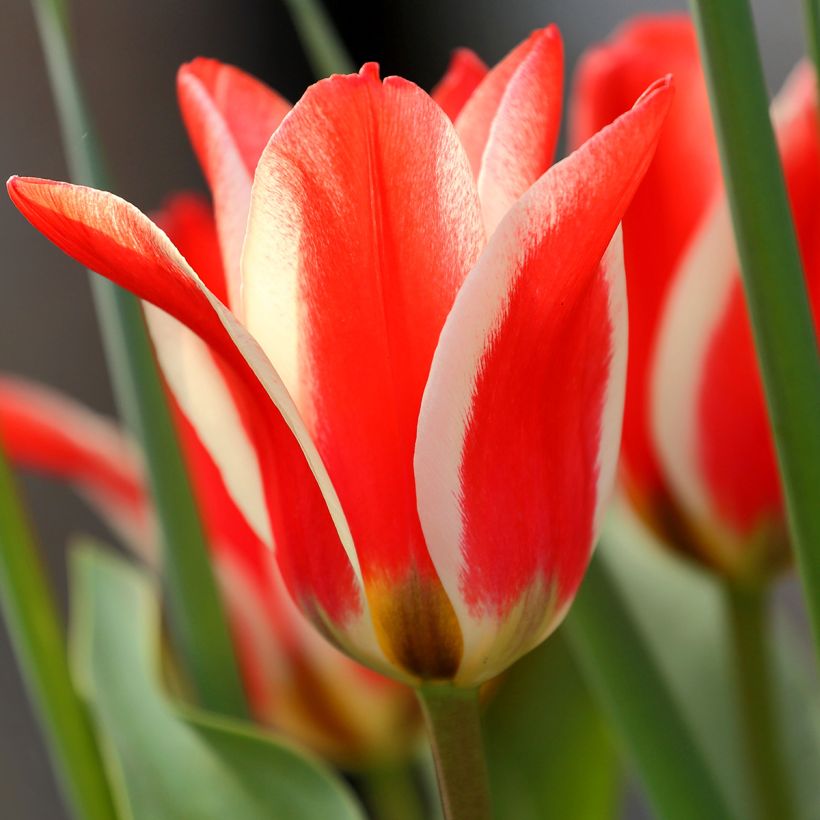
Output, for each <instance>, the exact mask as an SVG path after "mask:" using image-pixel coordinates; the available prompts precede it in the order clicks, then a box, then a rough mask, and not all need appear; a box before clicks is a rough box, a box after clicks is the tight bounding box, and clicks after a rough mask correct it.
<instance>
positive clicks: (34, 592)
mask: <svg viewBox="0 0 820 820" xmlns="http://www.w3.org/2000/svg"><path fill="white" fill-rule="evenodd" d="M0 605H2V610H3V616H4V618H5V620H6V625H7V627H8V631H9V635H10V637H11V640H12V644H13V646H14V651H15V654H16V657H17V662H18V664H19V665H20V669H21V670H22V673H23V678H24V680H25V682H26V686H27V689H28V692H29V696H30V697H31V700H32V702H33V703H34V706H35V708H36V711H37V714H38V716H39V719H40V723H41V726H42V728H43V731H44V733H45V736H46V741H47V745H48V748H49V751H50V754H51V760H52V764H53V766H54V768H55V771H56V772H57V776H58V779H59V781H60V783H61V786H62V789H63V793H64V794H65V796H66V799H67V802H68V803H69V805H70V806H71V809H72V811H73V814H74V816H75V817H77V818H78V820H114V818H115V817H116V813H115V811H114V805H113V802H112V799H111V792H110V790H109V787H108V782H107V780H106V777H105V770H104V767H103V762H102V759H101V757H100V753H99V749H98V748H97V744H96V741H95V738H94V734H93V732H92V730H91V725H90V722H89V719H88V715H87V714H86V712H85V709H84V708H83V705H82V703H81V702H80V700H79V698H78V697H77V694H76V692H75V691H74V688H73V686H72V684H71V678H70V675H69V670H68V659H67V656H66V649H65V640H64V637H63V630H62V626H61V624H60V621H59V618H58V616H57V610H56V607H55V604H54V598H53V595H52V592H51V589H50V587H49V584H48V580H47V578H46V574H45V571H44V569H43V566H42V563H41V560H40V556H39V554H38V552H37V548H36V546H35V543H34V538H33V536H32V534H31V531H30V529H29V527H28V522H27V521H26V518H25V514H24V512H23V509H22V506H21V504H20V500H19V496H18V494H17V488H16V486H15V484H14V479H13V477H12V475H11V471H10V469H9V466H8V463H7V462H6V459H5V455H4V454H3V453H2V451H0Z"/></svg>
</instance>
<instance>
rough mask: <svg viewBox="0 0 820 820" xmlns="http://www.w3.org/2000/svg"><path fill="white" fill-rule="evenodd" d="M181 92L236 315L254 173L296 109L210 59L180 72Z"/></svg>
mask: <svg viewBox="0 0 820 820" xmlns="http://www.w3.org/2000/svg"><path fill="white" fill-rule="evenodd" d="M177 92H178V95H179V104H180V108H181V110H182V116H183V119H184V120H185V125H186V127H187V128H188V133H189V134H190V137H191V142H192V143H193V146H194V150H195V151H196V153H197V156H198V157H199V162H200V164H201V165H202V169H203V171H204V172H205V177H206V179H207V180H208V185H209V186H210V188H211V192H212V193H213V197H214V206H215V208H216V221H217V226H218V229H219V238H220V245H221V248H222V259H223V264H224V267H225V271H226V273H227V301H226V302H225V304H227V305H228V306H229V307H230V308H231V309H232V310H234V311H235V312H236V311H238V310H239V306H240V283H241V280H240V274H239V260H240V257H241V254H242V240H243V238H244V236H245V225H246V223H247V220H248V206H249V204H250V192H251V183H252V182H253V173H254V170H255V169H256V163H257V162H258V161H259V157H260V155H261V154H262V149H263V148H264V147H265V145H266V143H267V141H268V140H269V139H270V136H271V134H272V133H273V132H274V131H275V130H276V128H277V127H278V125H279V123H280V122H281V121H282V118H283V117H284V116H285V114H287V113H288V111H289V110H290V104H289V103H288V102H286V101H285V100H283V99H282V98H281V97H280V96H279V95H278V94H277V93H276V92H274V91H272V90H271V89H270V88H268V87H267V86H266V85H264V83H261V82H259V80H256V79H254V78H253V77H251V76H250V75H248V74H245V72H243V71H240V70H239V69H237V68H234V67H233V66H229V65H225V64H223V63H219V62H217V61H216V60H207V59H204V58H199V59H197V60H194V61H193V62H191V63H187V64H186V65H183V66H182V67H181V68H180V70H179V74H178V76H177ZM217 295H219V294H217ZM220 298H221V297H220Z"/></svg>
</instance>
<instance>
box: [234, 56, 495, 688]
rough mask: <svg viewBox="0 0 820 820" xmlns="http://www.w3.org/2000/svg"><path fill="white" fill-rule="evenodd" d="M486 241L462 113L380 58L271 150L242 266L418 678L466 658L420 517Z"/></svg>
mask: <svg viewBox="0 0 820 820" xmlns="http://www.w3.org/2000/svg"><path fill="white" fill-rule="evenodd" d="M482 244H483V231H482V229H481V221H480V214H479V206H478V198H477V195H476V191H475V186H474V183H473V180H472V177H471V174H470V169H469V166H468V164H467V161H466V158H465V157H464V154H463V151H462V148H461V145H460V144H459V142H458V138H457V136H456V133H455V131H454V129H453V127H452V125H451V123H450V122H449V120H448V119H447V118H446V116H445V115H444V113H443V112H442V111H441V109H440V108H439V107H438V106H437V105H436V104H435V103H434V102H433V101H432V100H431V99H430V97H429V96H427V94H425V93H424V92H423V91H421V89H419V88H417V87H416V86H415V85H413V84H412V83H409V82H407V81H405V80H402V79H400V78H398V77H391V78H388V79H386V80H385V81H384V83H382V82H380V81H379V79H378V73H377V69H376V68H375V66H372V65H369V66H365V67H364V68H363V69H362V72H361V73H360V74H359V75H350V76H334V77H332V78H330V79H328V80H324V81H322V82H320V83H317V84H316V85H315V86H313V87H312V88H310V89H308V91H307V92H306V94H305V96H304V97H303V98H302V100H301V101H300V102H299V103H298V104H297V105H296V106H295V107H294V109H293V111H292V112H291V114H290V115H289V116H288V118H287V119H286V120H285V121H284V122H283V123H282V125H281V126H280V128H279V129H278V130H277V132H276V134H275V135H274V136H273V138H272V139H271V141H270V143H269V144H268V146H267V148H266V149H265V153H264V155H263V157H262V159H261V160H260V163H259V167H258V169H257V173H256V179H255V182H254V191H253V203H252V205H251V215H250V220H249V224H248V236H247V239H246V242H245V250H244V256H243V262H242V268H243V280H244V296H245V313H246V317H247V326H248V328H249V330H250V331H251V332H252V333H253V334H254V336H255V338H257V339H258V340H259V342H260V344H261V345H262V347H263V349H264V350H265V351H266V353H267V354H268V356H269V357H270V358H271V361H272V362H273V363H274V366H275V367H276V369H277V371H278V372H279V373H280V374H281V376H282V379H283V381H284V383H285V385H286V386H287V388H288V390H289V391H290V393H291V395H292V396H293V397H294V400H295V401H296V404H297V406H298V407H299V410H300V411H301V414H302V417H303V418H304V419H305V421H306V423H307V426H308V429H309V430H310V432H311V435H312V436H313V439H314V440H315V442H316V445H317V447H318V449H319V452H320V453H321V457H322V459H323V461H324V463H325V464H326V465H327V467H328V471H329V474H330V477H331V479H332V481H333V484H334V486H335V487H336V489H337V491H338V493H339V498H340V500H341V503H342V507H343V508H344V511H345V515H346V517H347V520H348V522H349V524H350V529H351V532H352V534H353V539H354V542H355V544H356V550H357V553H358V556H359V560H360V561H361V565H362V571H363V574H364V579H365V585H366V588H367V593H368V597H369V599H370V604H371V611H372V613H373V617H374V620H375V622H376V627H377V630H378V632H379V637H380V639H381V641H382V645H383V646H384V648H385V652H386V654H387V655H388V656H389V657H391V659H393V660H394V662H395V663H396V664H397V665H398V666H399V667H402V668H404V669H406V670H407V671H409V672H410V673H412V674H416V675H418V676H420V677H447V676H448V674H450V672H451V671H454V668H455V666H457V664H458V659H459V657H460V636H459V635H458V626H457V624H456V623H455V620H454V617H453V614H452V609H451V607H450V605H449V602H448V601H447V599H446V596H444V594H443V591H442V590H441V587H440V585H439V584H438V581H437V579H436V576H435V572H434V570H433V567H432V565H431V563H430V559H429V556H428V554H427V550H426V548H425V545H424V540H423V537H422V533H421V528H420V526H419V522H418V514H417V511H416V498H415V486H414V481H413V472H412V459H413V446H414V440H415V429H416V422H417V417H418V408H419V405H420V402H421V395H422V391H423V389H424V383H425V380H426V378H427V373H428V371H429V367H430V361H431V359H432V355H433V350H434V348H435V345H436V341H437V339H438V335H439V332H440V330H441V327H442V325H443V323H444V319H445V317H446V315H447V312H448V311H449V309H450V306H451V304H452V300H453V298H454V296H455V293H456V290H457V289H458V287H459V285H460V284H461V282H462V280H463V278H464V276H465V275H466V273H467V271H468V270H469V269H470V267H471V266H472V264H473V263H474V261H475V259H476V258H477V256H478V253H479V251H480V249H481V246H482ZM301 549H303V550H307V549H310V546H309V544H308V543H306V544H305V545H304V546H302V547H301Z"/></svg>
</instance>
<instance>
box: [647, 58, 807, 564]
mask: <svg viewBox="0 0 820 820" xmlns="http://www.w3.org/2000/svg"><path fill="white" fill-rule="evenodd" d="M773 118H774V120H775V125H776V129H777V136H778V142H779V145H780V150H781V156H782V160H783V168H784V173H785V176H786V182H787V186H788V190H789V197H790V200H791V206H792V214H793V217H794V221H795V227H796V229H797V234H798V239H799V241H800V250H801V255H802V257H803V264H804V269H805V271H806V278H807V286H808V290H809V294H810V300H811V303H812V308H813V310H814V315H815V323H816V324H817V323H818V319H820V243H819V242H818V236H820V217H818V213H820V209H819V208H818V206H820V193H818V192H820V137H818V126H817V104H816V91H815V83H814V76H813V72H812V71H811V69H810V67H809V66H808V64H803V65H802V66H800V67H799V68H798V69H797V71H796V72H795V73H794V75H793V76H792V78H791V79H790V80H789V82H787V84H786V86H785V87H784V89H783V90H782V91H781V92H780V94H779V95H778V97H777V99H776V100H775V102H774V104H773ZM651 384H652V422H653V426H652V432H653V435H654V442H655V446H656V448H657V452H658V456H659V459H660V462H661V465H662V467H663V470H664V475H665V477H666V479H667V480H668V481H669V483H670V485H671V487H672V489H673V491H674V496H675V498H676V500H677V501H678V503H680V504H681V505H682V507H683V509H684V510H685V512H686V515H687V518H688V519H689V521H690V523H691V525H692V527H693V530H694V533H695V536H696V538H697V539H699V542H698V544H699V546H700V548H701V549H702V550H703V551H704V553H705V554H706V556H707V558H708V559H709V560H711V561H712V562H714V563H716V564H718V565H719V566H720V567H721V568H722V569H723V570H724V571H728V572H730V573H735V572H743V571H744V563H745V562H746V561H748V560H752V561H760V560H761V559H762V560H772V561H776V560H782V555H771V554H761V549H760V547H761V545H762V546H763V547H766V548H767V549H769V550H772V552H776V551H777V550H778V549H779V548H781V547H782V542H783V540H784V527H785V524H784V510H783V501H782V496H781V490H780V481H779V478H778V470H777V462H776V458H775V452H774V443H773V440H772V435H771V431H770V425H769V421H768V415H767V411H766V404H765V397H764V394H763V387H762V383H761V379H760V373H759V369H758V365H757V358H756V355H755V350H754V342H753V338H752V332H751V326H750V324H749V318H748V313H747V310H746V305H745V299H744V296H743V288H742V282H741V279H740V271H739V265H738V260H737V252H736V250H735V245H734V239H733V232H732V225H731V219H730V215H729V211H728V207H727V204H726V201H725V197H724V196H723V195H722V193H721V194H720V195H719V196H717V197H716V201H715V203H714V205H713V207H712V208H711V209H710V211H709V212H708V213H707V216H706V218H705V219H704V221H703V224H702V226H701V228H700V229H699V231H698V232H697V233H696V235H695V237H694V239H693V240H692V243H691V246H690V248H689V250H688V251H687V253H686V254H685V256H684V258H683V262H682V264H681V266H680V268H679V270H678V272H677V273H676V275H675V278H674V281H673V284H672V286H671V288H670V293H669V298H668V301H667V303H666V306H665V309H664V312H663V314H662V321H661V325H660V329H659V335H658V342H657V351H656V356H655V358H654V361H653V369H652V383H651ZM752 542H755V543H756V544H757V547H756V548H755V549H752V546H753V544H752ZM757 569H759V567H758V568H757Z"/></svg>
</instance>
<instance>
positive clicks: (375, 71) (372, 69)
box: [359, 62, 381, 83]
mask: <svg viewBox="0 0 820 820" xmlns="http://www.w3.org/2000/svg"><path fill="white" fill-rule="evenodd" d="M359 76H360V77H364V78H365V79H366V80H372V81H373V82H376V83H380V82H381V76H380V74H379V64H378V63H374V62H369V63H365V64H364V65H363V66H362V67H361V69H360V70H359Z"/></svg>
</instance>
